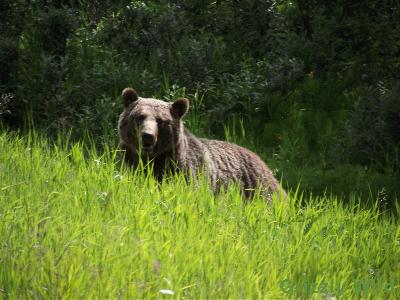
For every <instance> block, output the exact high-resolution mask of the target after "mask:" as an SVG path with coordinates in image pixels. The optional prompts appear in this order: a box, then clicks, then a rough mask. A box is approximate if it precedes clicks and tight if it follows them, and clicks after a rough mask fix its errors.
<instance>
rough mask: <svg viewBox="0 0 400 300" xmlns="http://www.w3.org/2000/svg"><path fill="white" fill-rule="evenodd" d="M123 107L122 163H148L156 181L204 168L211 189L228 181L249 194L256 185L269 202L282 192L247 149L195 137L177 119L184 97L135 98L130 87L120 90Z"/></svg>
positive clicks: (120, 128) (186, 106)
mask: <svg viewBox="0 0 400 300" xmlns="http://www.w3.org/2000/svg"><path fill="white" fill-rule="evenodd" d="M122 98H123V101H124V111H123V112H122V113H121V115H120V117H119V121H118V132H119V138H120V148H121V149H122V150H125V162H126V163H127V164H128V165H129V166H133V167H136V166H137V165H138V163H139V160H140V159H142V161H144V162H148V161H152V162H153V172H154V175H155V176H156V177H157V178H158V179H161V178H162V176H163V175H164V174H165V173H166V172H167V173H168V172H170V171H174V170H176V169H178V170H180V171H183V172H184V173H185V174H186V175H187V176H192V175H196V174H198V173H199V172H205V173H206V174H207V176H208V179H209V182H210V184H211V186H212V187H213V190H214V192H215V193H217V192H219V191H220V190H221V188H222V187H223V188H226V187H227V185H228V184H229V183H236V184H239V186H240V189H241V191H242V194H243V195H244V196H245V197H246V198H249V197H251V196H252V195H253V193H254V191H255V190H256V189H257V188H258V187H260V188H261V192H262V194H263V196H264V197H265V198H266V199H267V200H268V201H271V193H273V192H278V191H281V192H282V193H283V195H285V191H283V190H282V189H280V185H279V182H278V181H277V180H276V179H275V177H274V176H273V174H272V172H271V170H270V169H269V168H268V167H267V166H266V165H265V164H264V162H263V161H262V160H261V159H260V158H259V157H258V156H257V155H256V154H255V153H253V152H251V151H249V150H247V149H245V148H242V147H240V146H238V145H235V144H231V143H227V142H223V141H216V140H208V139H201V138H197V137H195V136H194V135H193V134H191V133H190V132H189V131H188V130H187V129H186V128H185V127H184V125H183V122H182V117H183V116H184V115H185V113H186V112H187V111H188V109H189V100H188V99H186V98H180V99H177V100H175V102H173V103H171V102H165V101H162V100H157V99H152V98H142V97H139V96H138V94H137V92H136V91H135V90H134V89H132V88H126V89H124V90H123V92H122Z"/></svg>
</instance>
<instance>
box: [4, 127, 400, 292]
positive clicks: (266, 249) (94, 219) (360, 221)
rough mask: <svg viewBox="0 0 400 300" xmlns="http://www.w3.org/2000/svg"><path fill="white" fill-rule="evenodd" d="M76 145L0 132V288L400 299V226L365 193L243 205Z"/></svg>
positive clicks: (234, 194)
mask: <svg viewBox="0 0 400 300" xmlns="http://www.w3.org/2000/svg"><path fill="white" fill-rule="evenodd" d="M66 144H67V143H58V145H50V144H49V143H48V142H46V140H45V139H43V138H39V137H35V136H34V135H31V136H30V137H25V138H19V137H11V136H10V135H8V134H4V133H3V134H0V298H10V299H15V298H17V299H25V298H51V299H54V298H67V299H72V298H75V299H76V298H183V297H187V298H285V299H286V298H292V299H297V298H303V299H308V298H315V299H325V298H326V297H329V296H331V297H335V298H336V299H339V298H341V299H350V298H352V299H354V298H375V299H376V298H380V299H383V298H385V299H396V298H397V299H398V298H399V297H400V268H399V264H398V262H399V261H400V227H399V222H398V220H396V219H394V218H393V217H390V216H387V215H380V214H379V212H378V210H377V209H374V208H371V209H362V208H360V206H359V205H357V201H356V199H355V198H354V199H352V201H350V202H351V203H350V204H347V205H343V204H341V201H340V199H337V198H310V199H307V201H304V199H302V197H301V196H299V195H296V194H295V193H291V194H290V196H289V197H288V199H287V201H282V200H281V199H278V198H277V197H275V198H274V200H275V201H274V204H273V205H267V204H266V203H265V202H264V201H263V200H262V199H255V200H254V201H253V202H252V203H250V204H247V205H244V204H243V202H242V200H241V197H240V194H239V193H238V191H237V189H235V188H231V189H230V190H229V191H228V192H227V193H224V194H220V195H219V196H218V197H214V196H213V194H212V193H211V192H210V190H209V189H208V187H207V185H206V184H204V183H202V182H201V181H199V182H197V183H196V184H193V183H189V184H187V183H186V182H185V181H184V180H183V178H182V177H181V176H176V177H174V178H171V179H169V180H166V181H164V182H163V183H162V184H160V185H158V184H157V182H156V181H155V180H154V179H153V178H152V177H149V176H144V175H142V174H140V172H136V173H133V172H132V173H130V174H129V173H128V172H127V171H126V170H124V168H123V167H121V164H120V162H119V161H118V155H117V153H116V152H115V151H112V150H107V149H106V150H105V152H104V153H102V154H98V153H96V151H95V150H94V149H93V148H92V147H85V145H83V144H79V143H78V144H73V145H69V146H67V145H66ZM352 203H353V204H352ZM163 290H167V291H172V292H173V293H174V294H173V295H169V294H165V292H164V293H163Z"/></svg>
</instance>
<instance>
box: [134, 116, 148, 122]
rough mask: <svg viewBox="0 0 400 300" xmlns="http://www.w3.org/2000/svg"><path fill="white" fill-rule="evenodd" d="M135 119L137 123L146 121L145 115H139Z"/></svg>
mask: <svg viewBox="0 0 400 300" xmlns="http://www.w3.org/2000/svg"><path fill="white" fill-rule="evenodd" d="M135 119H136V121H138V122H143V121H144V120H145V119H146V116H145V115H139V116H137V117H136V118H135Z"/></svg>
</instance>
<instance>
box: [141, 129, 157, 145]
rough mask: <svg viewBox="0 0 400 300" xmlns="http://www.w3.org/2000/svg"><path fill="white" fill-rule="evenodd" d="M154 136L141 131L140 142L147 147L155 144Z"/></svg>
mask: <svg viewBox="0 0 400 300" xmlns="http://www.w3.org/2000/svg"><path fill="white" fill-rule="evenodd" d="M155 140H156V139H155V136H154V135H153V134H151V133H148V132H143V133H142V144H143V146H144V147H146V148H149V147H151V146H153V145H154V144H155Z"/></svg>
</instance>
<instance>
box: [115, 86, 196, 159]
mask: <svg viewBox="0 0 400 300" xmlns="http://www.w3.org/2000/svg"><path fill="white" fill-rule="evenodd" d="M122 98H123V102H124V111H123V112H122V114H121V115H120V118H119V123H118V130H119V135H120V140H121V143H123V144H124V145H125V147H129V148H130V149H131V151H133V152H134V153H135V154H136V155H141V156H142V157H153V156H156V155H158V154H162V153H167V152H171V151H173V149H174V147H175V146H176V144H177V143H178V141H179V138H180V135H181V134H182V130H183V125H182V117H183V116H184V115H185V114H186V112H187V111H188V109H189V100H188V99H186V98H180V99H177V100H175V102H173V103H171V102H165V101H162V100H157V99H152V98H142V97H139V96H138V93H137V92H136V91H135V90H134V89H132V88H126V89H124V90H123V91H122Z"/></svg>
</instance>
